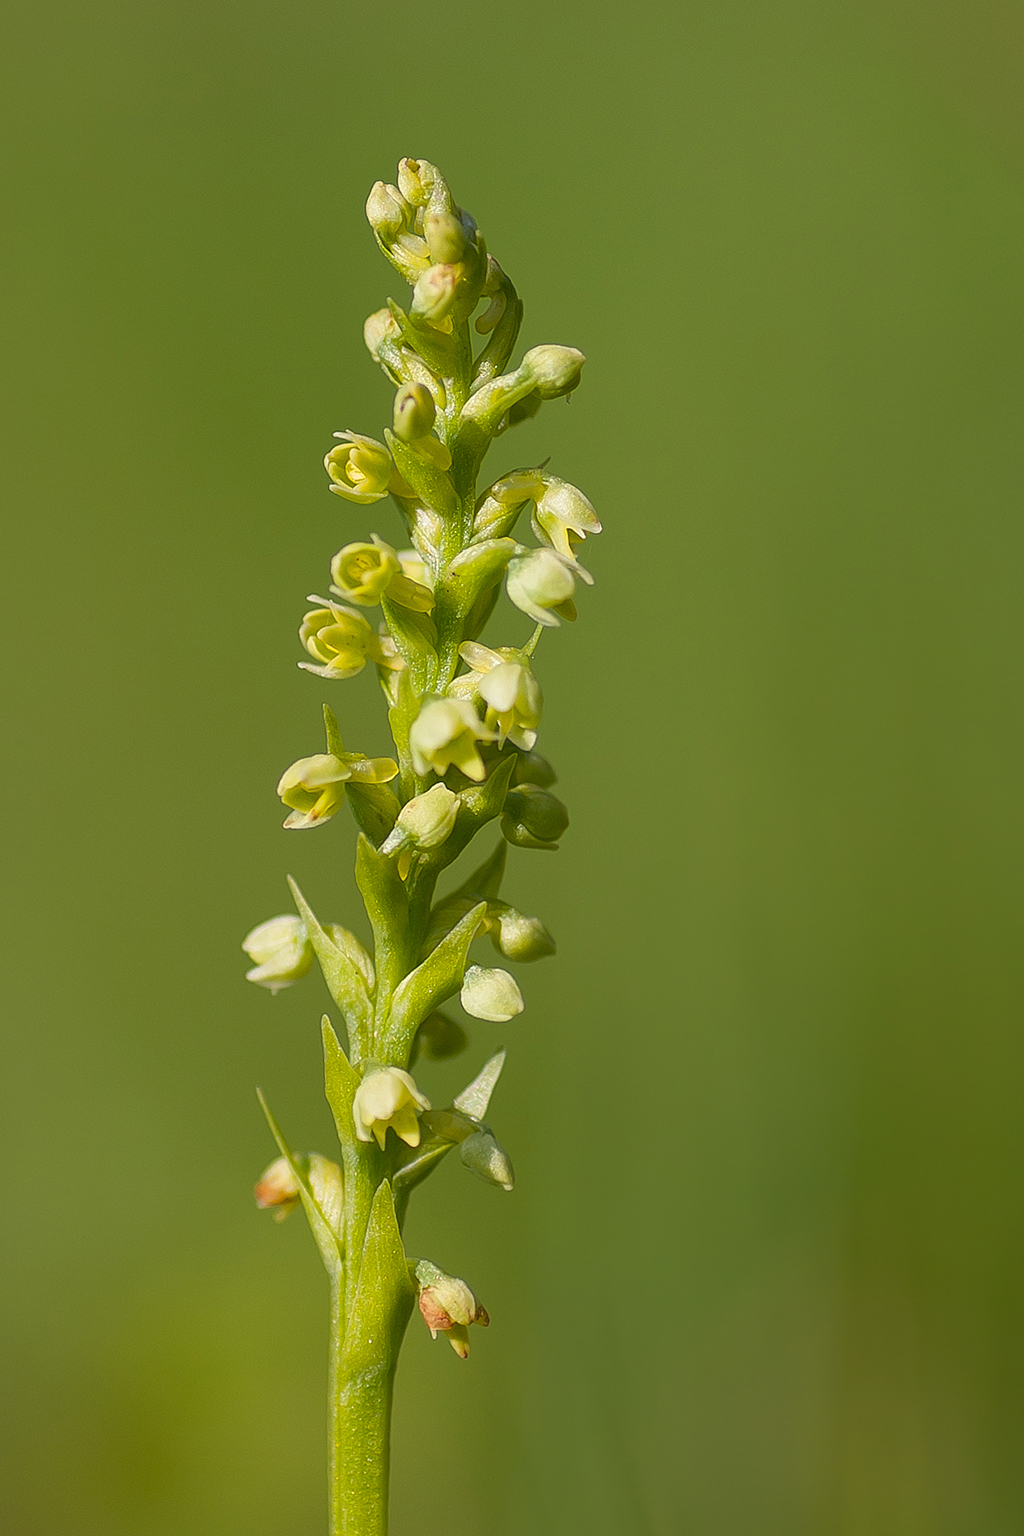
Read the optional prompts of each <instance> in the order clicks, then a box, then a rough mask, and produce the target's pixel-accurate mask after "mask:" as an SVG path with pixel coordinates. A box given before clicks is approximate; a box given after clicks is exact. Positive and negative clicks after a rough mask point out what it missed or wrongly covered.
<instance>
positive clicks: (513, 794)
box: [505, 784, 569, 843]
mask: <svg viewBox="0 0 1024 1536" xmlns="http://www.w3.org/2000/svg"><path fill="white" fill-rule="evenodd" d="M505 814H506V815H507V816H508V817H509V818H510V819H511V820H512V821H513V822H516V823H518V824H519V825H520V826H523V827H525V828H526V830H527V831H528V832H529V833H530V834H531V836H533V837H536V838H537V839H538V840H539V841H540V842H544V843H553V842H556V841H557V840H558V838H560V837H561V836H562V833H563V832H564V831H565V829H566V828H567V827H568V825H569V812H568V810H567V809H566V807H565V805H564V804H563V803H562V801H561V800H559V798H558V796H557V795H553V794H552V793H551V791H550V790H549V789H540V788H538V786H537V785H536V784H519V785H517V786H516V787H515V788H514V789H510V790H509V792H508V795H507V796H506V798H505Z"/></svg>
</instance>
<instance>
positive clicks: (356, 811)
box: [345, 779, 402, 844]
mask: <svg viewBox="0 0 1024 1536" xmlns="http://www.w3.org/2000/svg"><path fill="white" fill-rule="evenodd" d="M345 799H346V800H347V801H348V806H349V810H350V811H351V812H352V815H353V816H354V817H355V819H356V825H357V826H358V828H359V830H360V832H365V833H366V835H367V837H368V838H369V839H370V841H371V842H372V843H375V844H379V843H382V842H383V841H384V839H385V838H386V837H387V835H388V833H389V832H390V831H391V829H392V827H393V826H394V824H395V822H396V821H397V820H398V813H399V811H400V810H401V809H402V805H401V801H400V800H399V798H398V796H397V795H396V794H395V792H394V790H393V789H392V788H391V786H390V785H389V784H357V783H354V782H353V781H352V780H351V779H350V780H349V781H348V783H347V784H346V785H345Z"/></svg>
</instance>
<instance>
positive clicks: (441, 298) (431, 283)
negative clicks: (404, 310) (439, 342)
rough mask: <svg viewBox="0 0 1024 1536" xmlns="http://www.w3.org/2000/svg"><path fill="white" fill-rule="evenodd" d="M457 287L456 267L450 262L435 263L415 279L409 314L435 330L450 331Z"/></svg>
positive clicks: (457, 274) (457, 270) (457, 275)
mask: <svg viewBox="0 0 1024 1536" xmlns="http://www.w3.org/2000/svg"><path fill="white" fill-rule="evenodd" d="M458 287H459V269H458V267H457V266H456V265H454V264H452V263H450V262H438V263H435V265H434V266H432V267H428V268H427V270H426V271H425V272H423V273H422V274H421V275H420V276H419V277H418V278H417V279H416V286H415V287H414V288H413V291H412V304H411V305H410V311H411V313H412V314H413V315H415V316H416V317H417V318H418V319H420V320H425V321H426V322H427V324H428V325H432V326H433V327H434V328H435V329H436V330H440V331H450V330H451V328H452V322H451V319H450V315H451V311H452V310H453V309H454V307H455V302H456V300H457V298H458Z"/></svg>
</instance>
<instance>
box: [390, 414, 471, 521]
mask: <svg viewBox="0 0 1024 1536" xmlns="http://www.w3.org/2000/svg"><path fill="white" fill-rule="evenodd" d="M384 436H385V438H386V439H387V445H388V447H389V448H390V449H391V455H392V458H393V459H394V461H395V463H396V464H397V465H398V472H399V474H400V475H401V477H402V479H403V480H404V481H405V482H406V483H407V484H408V485H411V486H412V488H413V490H414V491H415V492H416V495H417V496H418V497H419V498H420V500H421V501H425V502H426V504H427V506H428V507H431V508H432V509H433V510H434V511H435V512H440V513H441V515H442V517H444V516H447V517H450V516H451V515H452V514H453V513H454V512H456V511H457V510H458V506H459V497H458V493H457V492H456V489H455V487H454V485H453V484H452V479H451V476H450V475H449V473H448V471H447V470H445V469H441V468H440V467H439V465H437V464H435V463H434V462H433V460H431V459H424V458H422V457H421V456H420V455H419V454H418V453H416V452H415V450H414V449H412V448H410V446H409V444H408V443H403V442H402V440H401V438H400V437H396V436H395V434H394V433H393V432H389V431H387V430H386V429H385V432H384Z"/></svg>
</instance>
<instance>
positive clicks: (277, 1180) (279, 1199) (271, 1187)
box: [255, 1157, 301, 1221]
mask: <svg viewBox="0 0 1024 1536" xmlns="http://www.w3.org/2000/svg"><path fill="white" fill-rule="evenodd" d="M299 1189H300V1185H299V1181H298V1179H297V1178H296V1177H295V1174H294V1173H293V1172H292V1165H291V1163H290V1162H289V1161H288V1159H287V1158H286V1157H277V1158H275V1159H274V1161H273V1162H272V1163H271V1164H270V1167H269V1168H265V1169H264V1170H263V1172H262V1174H261V1175H260V1180H259V1183H258V1184H257V1185H256V1189H255V1195H256V1204H257V1205H258V1206H259V1208H260V1210H261V1211H273V1213H274V1220H275V1221H284V1219H285V1217H286V1216H288V1215H290V1214H291V1212H292V1211H294V1209H295V1207H296V1206H297V1205H298V1204H299V1203H300V1200H301V1196H300V1194H299Z"/></svg>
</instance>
